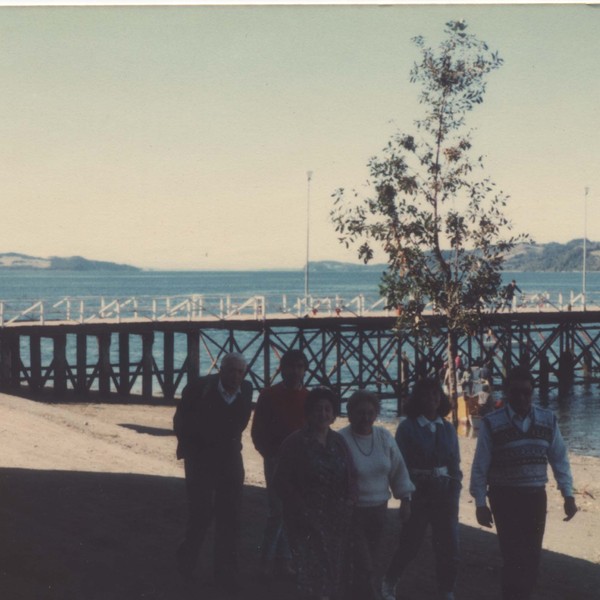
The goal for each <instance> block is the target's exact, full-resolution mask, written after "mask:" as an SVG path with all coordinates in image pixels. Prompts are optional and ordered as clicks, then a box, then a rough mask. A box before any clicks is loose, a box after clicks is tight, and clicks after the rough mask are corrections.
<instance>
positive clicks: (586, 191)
mask: <svg viewBox="0 0 600 600" xmlns="http://www.w3.org/2000/svg"><path fill="white" fill-rule="evenodd" d="M589 191H590V188H589V187H587V186H586V187H585V195H584V197H583V284H582V285H583V289H582V293H581V298H582V300H583V310H585V304H586V303H585V287H586V286H585V274H586V254H587V197H588V193H589Z"/></svg>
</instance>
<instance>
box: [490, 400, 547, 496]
mask: <svg viewBox="0 0 600 600" xmlns="http://www.w3.org/2000/svg"><path fill="white" fill-rule="evenodd" d="M484 426H486V427H488V428H489V430H490V433H491V438H492V462H491V464H490V470H489V473H488V483H489V485H490V486H515V487H523V486H532V487H533V486H535V487H538V486H539V487H543V486H544V485H545V484H546V483H547V482H548V469H547V465H548V449H549V448H550V445H551V443H552V439H553V437H554V432H555V430H556V417H555V416H554V413H552V411H550V410H546V409H542V408H538V407H533V408H532V410H531V426H530V427H529V431H527V432H526V433H524V432H523V431H521V430H520V429H519V428H518V427H517V426H516V425H515V424H514V423H513V422H512V421H511V419H510V415H509V413H508V409H507V408H506V407H504V408H501V409H499V410H496V411H494V412H493V413H490V414H489V415H486V416H485V417H484Z"/></svg>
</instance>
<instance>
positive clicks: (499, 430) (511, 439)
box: [470, 367, 577, 600]
mask: <svg viewBox="0 0 600 600" xmlns="http://www.w3.org/2000/svg"><path fill="white" fill-rule="evenodd" d="M532 394H533V378H532V376H531V373H530V372H529V370H527V369H525V368H523V367H516V368H514V369H513V370H512V371H511V372H510V373H509V375H508V404H507V405H506V406H503V407H502V408H500V409H498V410H496V411H494V412H492V413H490V414H488V415H486V416H485V417H484V418H483V421H482V426H481V428H480V430H479V434H478V438H477V448H476V450H475V458H474V459H473V468H472V471H471V489H470V491H471V495H472V496H473V497H474V498H475V504H476V507H477V508H476V516H477V522H478V523H479V524H480V525H482V526H483V527H492V523H494V522H495V523H496V531H497V533H498V541H499V543H500V552H501V554H502V559H503V562H504V569H503V572H502V598H503V600H527V599H528V598H530V597H531V594H532V593H533V589H534V587H535V582H536V579H537V573H538V568H539V562H540V556H541V550H542V539H543V537H544V528H545V524H546V488H545V486H546V483H547V482H548V474H547V465H548V463H550V466H551V467H552V471H553V473H554V478H555V479H556V482H557V484H558V488H559V489H560V491H561V493H562V495H563V497H564V510H565V514H566V518H565V521H569V520H570V519H572V518H573V516H574V515H575V513H576V512H577V506H576V504H575V499H574V498H573V479H572V477H571V468H570V465H569V459H568V455H567V449H566V447H565V444H564V441H563V438H562V436H561V433H560V430H559V429H558V425H557V423H556V417H555V416H554V413H553V412H552V411H550V410H547V409H544V408H540V407H538V406H533V405H532V402H531V398H532ZM486 494H487V496H488V497H489V500H490V507H491V510H490V508H488V506H487V503H486Z"/></svg>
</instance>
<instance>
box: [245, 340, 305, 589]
mask: <svg viewBox="0 0 600 600" xmlns="http://www.w3.org/2000/svg"><path fill="white" fill-rule="evenodd" d="M307 369H308V361H307V360H306V356H305V355H304V354H303V352H302V351H301V350H288V351H287V352H285V353H284V354H283V355H282V357H281V362H280V371H281V379H282V381H281V382H280V383H278V384H276V385H274V386H272V387H268V388H265V389H264V390H263V391H262V392H261V393H260V395H259V397H258V400H257V402H256V408H255V410H254V419H253V421H252V430H251V433H252V441H253V442H254V446H255V448H256V449H257V450H258V452H259V453H260V454H261V456H262V457H263V460H264V472H265V482H266V485H267V498H268V502H269V516H268V517H267V524H266V526H265V533H264V537H263V543H262V550H261V571H262V574H263V576H264V577H267V578H268V577H271V576H272V575H273V574H274V567H275V564H276V563H277V566H278V567H279V569H280V573H281V574H283V575H291V574H292V572H293V571H292V565H291V553H290V549H289V546H288V543H287V538H286V535H285V531H284V529H283V516H282V509H281V500H280V499H279V497H278V495H277V494H276V492H275V490H274V488H273V486H272V481H273V474H274V473H275V467H276V466H277V459H278V456H279V448H280V446H281V444H282V442H283V440H285V438H286V437H287V436H288V435H290V434H291V433H293V432H294V431H296V430H298V429H300V428H301V427H302V426H303V425H304V423H305V417H304V400H305V399H306V395H307V394H308V390H307V389H306V388H305V387H304V374H305V373H306V370H307Z"/></svg>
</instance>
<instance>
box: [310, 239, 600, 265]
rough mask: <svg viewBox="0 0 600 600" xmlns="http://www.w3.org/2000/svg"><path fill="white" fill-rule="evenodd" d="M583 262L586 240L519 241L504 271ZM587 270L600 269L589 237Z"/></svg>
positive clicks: (598, 252)
mask: <svg viewBox="0 0 600 600" xmlns="http://www.w3.org/2000/svg"><path fill="white" fill-rule="evenodd" d="M582 263H583V239H577V240H571V241H570V242H567V243H566V244H559V243H557V242H550V243H549V244H519V245H517V246H515V247H514V248H513V249H512V250H511V251H510V253H509V254H508V255H507V257H506V261H505V263H504V270H505V271H537V272H542V271H581V270H582ZM385 267H386V265H385V264H383V263H373V264H368V265H362V264H355V263H346V262H339V261H333V260H323V261H318V262H311V263H310V268H311V270H312V271H313V272H321V273H323V272H328V271H344V272H361V271H362V272H364V271H379V272H381V271H383V270H384V269H385ZM586 270H587V271H590V272H591V271H600V242H591V241H590V240H587V259H586Z"/></svg>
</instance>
